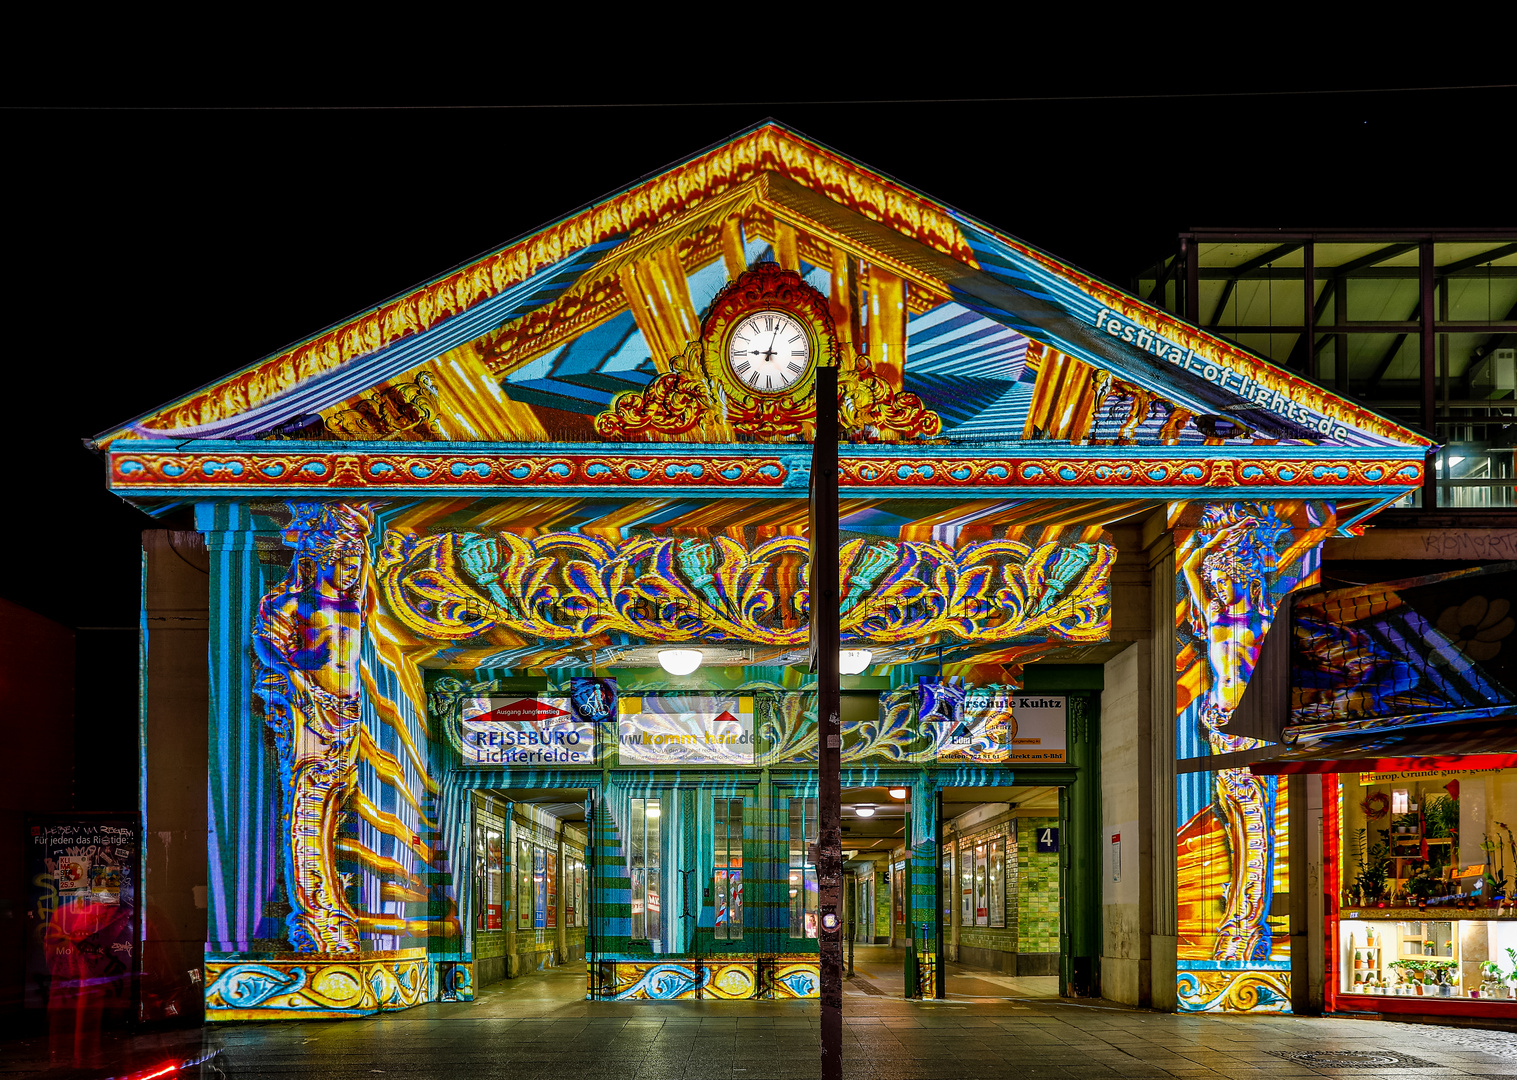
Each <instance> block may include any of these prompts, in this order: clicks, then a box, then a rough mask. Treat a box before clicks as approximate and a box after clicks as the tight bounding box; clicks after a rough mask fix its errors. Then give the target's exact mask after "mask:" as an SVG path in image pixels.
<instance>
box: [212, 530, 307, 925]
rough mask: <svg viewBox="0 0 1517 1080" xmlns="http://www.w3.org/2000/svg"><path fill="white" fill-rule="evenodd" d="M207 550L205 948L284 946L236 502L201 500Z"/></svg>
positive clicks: (252, 600)
mask: <svg viewBox="0 0 1517 1080" xmlns="http://www.w3.org/2000/svg"><path fill="white" fill-rule="evenodd" d="M195 526H196V528H197V529H199V531H200V532H202V533H203V534H205V538H206V546H207V547H208V549H209V556H210V631H209V642H210V646H209V650H208V661H209V676H210V702H209V704H210V708H209V715H208V717H207V722H208V726H209V731H208V757H209V760H208V775H207V793H206V794H207V802H208V816H209V821H208V823H207V825H208V828H207V834H206V836H207V839H206V873H207V889H206V906H207V912H206V919H207V922H206V952H207V953H208V954H235V953H243V952H261V951H275V950H278V949H281V948H283V946H281V945H280V943H279V939H281V938H283V937H284V921H283V919H284V915H285V914H286V913H287V905H284V904H282V903H281V902H278V901H277V899H276V898H277V897H278V894H279V891H280V890H279V869H280V864H279V851H280V848H281V845H280V843H279V782H278V777H277V776H276V774H275V771H274V768H273V763H272V762H271V760H270V755H269V754H268V753H267V751H266V749H265V743H264V731H263V727H264V725H263V720H262V718H261V717H260V716H256V715H254V711H253V693H252V685H253V657H252V654H251V652H250V650H249V649H248V636H249V633H250V632H251V629H252V625H253V618H254V614H255V612H256V610H257V607H258V601H259V599H260V597H261V596H262V595H263V590H264V571H263V567H262V564H261V563H260V562H259V559H258V550H257V540H258V531H257V529H256V527H255V525H254V522H253V514H252V511H251V510H249V509H248V508H247V507H246V506H244V505H242V504H240V503H201V504H199V505H197V506H196V508H195Z"/></svg>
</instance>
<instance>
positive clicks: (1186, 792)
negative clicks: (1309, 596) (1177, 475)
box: [1153, 501, 1335, 1012]
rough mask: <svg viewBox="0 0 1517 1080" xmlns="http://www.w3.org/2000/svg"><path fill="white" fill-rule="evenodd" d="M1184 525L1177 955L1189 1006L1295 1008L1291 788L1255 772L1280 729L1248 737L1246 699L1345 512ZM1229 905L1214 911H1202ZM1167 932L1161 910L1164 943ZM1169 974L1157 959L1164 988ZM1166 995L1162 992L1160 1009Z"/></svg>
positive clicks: (1298, 507)
mask: <svg viewBox="0 0 1517 1080" xmlns="http://www.w3.org/2000/svg"><path fill="white" fill-rule="evenodd" d="M1172 524H1173V529H1174V544H1175V554H1174V562H1175V570H1176V573H1175V576H1174V577H1173V579H1171V580H1173V582H1174V597H1173V599H1174V602H1175V603H1174V607H1173V609H1172V610H1173V612H1174V615H1173V618H1174V619H1175V622H1174V638H1173V640H1174V641H1175V643H1176V646H1177V647H1178V650H1179V651H1178V652H1177V653H1176V654H1175V664H1176V667H1175V671H1174V675H1173V682H1172V683H1171V684H1170V685H1173V686H1174V688H1175V701H1174V710H1175V711H1174V717H1175V723H1174V729H1173V730H1174V734H1175V746H1176V757H1177V758H1178V759H1179V762H1178V769H1177V773H1178V775H1177V776H1176V779H1175V799H1176V807H1177V810H1178V813H1177V816H1176V817H1177V820H1176V829H1177V834H1176V835H1177V841H1178V843H1177V863H1176V864H1177V865H1178V873H1177V881H1176V889H1177V894H1176V895H1177V900H1178V910H1179V912H1183V913H1185V914H1186V918H1187V925H1186V926H1185V932H1184V938H1185V940H1186V943H1187V944H1186V945H1185V946H1184V947H1183V949H1182V950H1180V951H1179V953H1178V954H1177V959H1176V969H1177V972H1176V995H1177V1002H1178V1007H1179V1008H1181V1009H1183V1010H1186V1011H1268V1012H1280V1011H1286V1010H1288V1009H1289V1008H1290V1003H1291V998H1292V989H1291V968H1292V957H1291V954H1290V942H1289V938H1288V936H1286V935H1276V933H1275V929H1276V928H1275V927H1272V926H1271V925H1270V924H1269V921H1268V920H1269V916H1270V912H1271V909H1272V907H1273V906H1274V900H1275V894H1276V891H1277V889H1278V888H1279V885H1278V884H1277V883H1278V882H1282V881H1283V879H1284V878H1285V877H1286V875H1287V873H1288V869H1287V867H1286V866H1285V865H1284V864H1283V862H1282V861H1281V860H1280V858H1279V850H1280V849H1279V845H1278V843H1277V839H1278V837H1277V830H1278V829H1279V828H1280V827H1281V825H1282V819H1284V818H1286V817H1287V815H1286V814H1285V813H1284V811H1286V809H1287V807H1286V805H1285V802H1286V800H1285V790H1284V789H1282V787H1281V785H1280V783H1279V780H1278V778H1276V777H1272V776H1270V777H1261V776H1255V775H1253V774H1252V773H1251V772H1250V771H1249V770H1248V768H1247V765H1248V762H1249V761H1251V760H1254V759H1255V758H1257V757H1260V756H1264V751H1262V750H1261V749H1260V748H1261V747H1262V746H1264V745H1265V742H1264V740H1263V738H1261V736H1268V737H1270V738H1278V737H1279V734H1278V732H1272V731H1271V732H1266V731H1263V730H1262V729H1250V730H1249V731H1247V732H1244V731H1241V730H1239V725H1240V724H1243V723H1247V722H1248V713H1246V712H1245V711H1244V710H1240V709H1239V705H1240V704H1241V703H1242V701H1243V695H1244V691H1245V690H1246V689H1247V687H1248V684H1249V681H1250V679H1251V678H1252V677H1253V675H1254V671H1255V668H1256V667H1257V666H1258V663H1259V654H1260V649H1261V648H1262V646H1263V643H1264V640H1265V636H1266V634H1267V633H1268V632H1269V630H1270V627H1271V625H1272V624H1273V623H1274V621H1275V617H1276V614H1277V612H1278V611H1279V609H1280V605H1281V602H1282V600H1283V598H1284V597H1285V596H1286V594H1288V593H1289V592H1290V591H1291V590H1292V589H1294V588H1297V587H1300V586H1303V585H1309V584H1312V583H1314V582H1315V581H1316V578H1317V573H1318V569H1319V566H1320V553H1321V545H1322V541H1323V539H1324V538H1325V537H1326V536H1328V535H1330V534H1331V533H1332V532H1333V531H1334V529H1335V518H1334V510H1333V506H1332V504H1331V503H1319V502H1305V501H1299V502H1288V503H1281V504H1265V503H1255V502H1237V503H1202V504H1189V505H1187V506H1185V507H1184V508H1183V509H1181V511H1180V512H1179V514H1178V515H1176V516H1175V517H1174V518H1173V519H1172ZM1153 592H1154V595H1155V597H1156V598H1157V597H1158V596H1159V594H1160V593H1161V588H1160V583H1159V582H1158V581H1157V580H1156V581H1155V583H1154V589H1153ZM1281 629H1282V630H1284V631H1285V632H1288V631H1289V628H1288V626H1285V627H1282V628H1281ZM1155 631H1156V633H1159V632H1162V631H1163V627H1162V626H1158V625H1156V627H1155ZM1277 632H1278V631H1277ZM1155 696H1156V697H1157V694H1156V695H1155ZM1235 719H1236V720H1237V721H1238V723H1237V724H1235V723H1234V721H1235ZM1158 730H1159V729H1158V728H1157V726H1156V728H1155V731H1156V733H1157V731H1158ZM1156 756H1157V755H1156ZM1218 766H1220V767H1218ZM1157 767H1158V766H1157V763H1156V769H1157ZM1156 790H1157V784H1156ZM1219 857H1222V858H1225V859H1226V860H1227V867H1228V880H1227V883H1226V886H1225V888H1224V889H1223V890H1222V891H1221V892H1220V895H1219V894H1216V893H1215V892H1214V891H1213V890H1214V888H1215V887H1214V886H1212V885H1210V884H1208V882H1209V881H1210V880H1214V878H1213V876H1212V875H1210V874H1209V873H1208V872H1207V871H1206V870H1205V869H1204V867H1205V866H1206V865H1207V863H1208V862H1209V861H1211V860H1214V859H1216V858H1219ZM1156 862H1157V853H1156ZM1159 876H1160V874H1159V873H1157V872H1156V874H1155V879H1156V880H1158V878H1159ZM1219 908H1220V914H1218V915H1216V916H1215V917H1213V916H1209V915H1205V914H1202V913H1204V912H1207V911H1216V910H1218V909H1219ZM1158 924H1159V911H1158V907H1157V904H1156V911H1155V933H1156V936H1157V934H1158V932H1159V925H1158ZM1176 929H1177V933H1178V930H1179V927H1178V924H1177V927H1176ZM1301 959H1302V960H1303V961H1304V960H1305V958H1304V957H1303V958H1301ZM1157 968H1158V963H1157V955H1156V960H1155V983H1156V984H1157V981H1158V971H1157ZM1158 992H1159V991H1158V987H1157V985H1156V987H1155V998H1156V1001H1155V1003H1156V1004H1157V996H1158Z"/></svg>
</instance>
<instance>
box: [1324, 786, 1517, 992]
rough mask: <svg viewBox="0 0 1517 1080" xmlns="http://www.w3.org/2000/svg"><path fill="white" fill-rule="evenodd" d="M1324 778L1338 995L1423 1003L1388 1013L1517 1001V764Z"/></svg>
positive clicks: (1336, 988)
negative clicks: (1516, 829)
mask: <svg viewBox="0 0 1517 1080" xmlns="http://www.w3.org/2000/svg"><path fill="white" fill-rule="evenodd" d="M1329 784H1330V785H1335V787H1336V792H1335V793H1336V799H1335V808H1336V816H1337V817H1338V828H1337V830H1336V832H1337V840H1338V844H1337V851H1336V858H1337V877H1338V890H1339V893H1338V905H1337V914H1336V917H1335V919H1334V922H1335V923H1336V933H1335V940H1336V950H1335V951H1336V956H1335V961H1336V962H1335V967H1336V978H1335V980H1334V983H1335V990H1336V992H1337V993H1338V994H1339V995H1354V996H1366V997H1383V998H1416V999H1422V1000H1419V1001H1418V1002H1417V1003H1416V1004H1415V1005H1413V1004H1410V1003H1408V1004H1401V1003H1397V1004H1396V1005H1394V1006H1392V1005H1390V1004H1389V1003H1386V1004H1385V1005H1382V1006H1381V1007H1382V1008H1385V1009H1388V1010H1393V1011H1405V1010H1407V1009H1414V1010H1421V1009H1424V1008H1427V1009H1431V1010H1432V1011H1434V1012H1437V1011H1439V1009H1440V1008H1441V1007H1442V1006H1440V1005H1439V1004H1437V1002H1440V1001H1441V1002H1448V1003H1449V1005H1448V1007H1449V1008H1450V1009H1453V1010H1454V1011H1456V1012H1457V1011H1459V1010H1460V1009H1463V1008H1470V1006H1469V1004H1468V1003H1470V1002H1492V1003H1509V1004H1510V1005H1513V1006H1517V906H1514V904H1513V900H1512V892H1513V882H1512V880H1511V876H1517V838H1514V837H1513V835H1512V829H1511V827H1510V823H1511V822H1513V821H1514V820H1517V770H1501V769H1486V770H1480V769H1469V770H1459V769H1450V770H1424V771H1418V772H1374V773H1359V774H1353V773H1349V774H1342V775H1341V776H1339V777H1337V778H1336V779H1329ZM1459 1003H1464V1004H1462V1005H1461V1004H1459ZM1344 1007H1350V1006H1349V1005H1348V1003H1344ZM1352 1007H1354V1008H1363V1007H1367V1006H1364V1005H1359V1004H1356V1005H1353V1006H1352ZM1514 1015H1517V1009H1514Z"/></svg>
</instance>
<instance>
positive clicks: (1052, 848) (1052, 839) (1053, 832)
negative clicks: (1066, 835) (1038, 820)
mask: <svg viewBox="0 0 1517 1080" xmlns="http://www.w3.org/2000/svg"><path fill="white" fill-rule="evenodd" d="M1058 853H1059V830H1058V829H1054V828H1047V829H1039V830H1038V854H1039V855H1057V854H1058Z"/></svg>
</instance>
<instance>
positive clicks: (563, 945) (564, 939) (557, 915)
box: [553, 822, 573, 964]
mask: <svg viewBox="0 0 1517 1080" xmlns="http://www.w3.org/2000/svg"><path fill="white" fill-rule="evenodd" d="M554 831H555V832H556V833H557V834H558V836H557V838H556V839H557V845H556V846H557V849H558V871H557V874H556V875H555V877H556V878H557V888H558V893H557V896H556V897H555V898H554V917H553V925H554V926H556V927H558V933H557V935H556V940H555V942H554V954H555V956H556V957H557V962H558V963H560V964H562V963H564V962H565V961H567V960H568V958H569V935H568V928H567V927H565V926H564V894H565V893H566V892H568V891H569V890H568V889H567V888H565V882H564V867H565V866H566V865H567V864H566V863H565V861H564V825H563V822H559V823H558V825H557V826H556V827H555V829H554ZM569 885H570V886H572V885H573V881H572V871H571V881H570V882H569Z"/></svg>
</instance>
